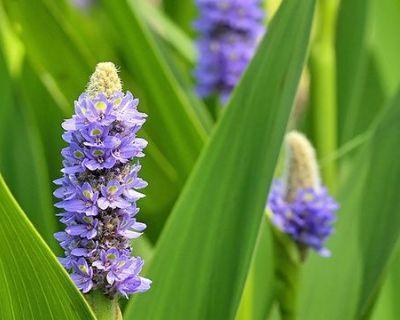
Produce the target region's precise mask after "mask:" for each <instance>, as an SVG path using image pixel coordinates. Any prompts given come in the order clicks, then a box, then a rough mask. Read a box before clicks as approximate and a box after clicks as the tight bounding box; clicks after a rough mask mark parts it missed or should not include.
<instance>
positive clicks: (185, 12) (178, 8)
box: [162, 0, 197, 34]
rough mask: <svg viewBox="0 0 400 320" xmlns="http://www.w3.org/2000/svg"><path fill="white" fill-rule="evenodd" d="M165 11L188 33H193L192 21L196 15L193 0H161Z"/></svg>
mask: <svg viewBox="0 0 400 320" xmlns="http://www.w3.org/2000/svg"><path fill="white" fill-rule="evenodd" d="M162 5H163V7H164V10H165V12H166V13H167V14H168V15H169V16H170V17H171V19H172V20H174V21H176V23H177V24H178V25H179V26H180V27H181V28H182V29H183V30H184V31H185V32H186V33H188V34H192V33H193V28H192V23H193V19H194V18H195V16H196V11H197V10H196V6H195V1H179V0H163V2H162Z"/></svg>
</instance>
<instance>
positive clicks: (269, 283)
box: [235, 217, 275, 320]
mask: <svg viewBox="0 0 400 320" xmlns="http://www.w3.org/2000/svg"><path fill="white" fill-rule="evenodd" d="M266 219H267V217H265V218H264V221H263V223H262V224H261V230H260V233H259V235H258V240H257V244H256V247H255V250H254V254H253V261H252V262H251V267H250V270H249V274H248V275H247V279H246V285H245V288H244V290H243V296H242V299H241V301H240V307H239V310H238V313H237V315H236V317H235V319H236V320H265V319H268V315H269V313H270V311H271V307H272V303H273V301H274V299H275V290H274V287H275V283H274V263H273V262H274V261H273V259H274V251H273V245H272V239H271V234H270V229H269V228H270V225H269V223H268V221H266Z"/></svg>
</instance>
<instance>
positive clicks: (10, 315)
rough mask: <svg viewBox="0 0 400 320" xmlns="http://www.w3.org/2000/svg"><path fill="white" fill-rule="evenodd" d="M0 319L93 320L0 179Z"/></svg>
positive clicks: (70, 282)
mask: <svg viewBox="0 0 400 320" xmlns="http://www.w3.org/2000/svg"><path fill="white" fill-rule="evenodd" d="M0 215H1V220H0V281H1V289H0V305H1V308H0V319H7V320H9V319H10V320H11V319H15V320H20V319H54V320H56V319H57V320H58V319H82V320H87V319H95V318H94V316H93V314H92V312H91V310H90V309H89V306H88V305H87V304H86V302H85V300H84V299H83V297H82V295H81V294H80V293H79V292H78V290H77V288H76V287H75V285H74V284H73V283H72V281H71V280H70V279H69V276H68V275H67V273H66V272H65V270H64V269H63V267H62V266H61V265H60V264H59V263H58V262H57V260H56V257H55V256H54V255H53V254H52V253H51V251H50V249H49V248H48V247H47V246H46V244H45V243H44V241H43V240H42V239H41V238H40V236H39V235H38V234H37V232H36V231H35V229H34V227H33V226H32V224H30V223H29V221H28V219H27V218H26V216H25V215H24V213H23V212H22V210H21V209H20V208H19V206H18V205H17V203H16V202H15V200H14V199H13V198H12V195H11V193H10V191H9V190H8V189H7V187H6V185H5V182H4V180H3V178H2V177H1V176H0Z"/></svg>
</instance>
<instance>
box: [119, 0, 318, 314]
mask: <svg viewBox="0 0 400 320" xmlns="http://www.w3.org/2000/svg"><path fill="white" fill-rule="evenodd" d="M313 10H314V1H313V0H304V1H301V2H299V1H295V0H291V1H286V2H285V3H284V4H283V6H282V7H281V10H280V12H279V14H278V15H277V16H276V18H275V19H274V21H273V23H272V25H271V28H270V33H269V34H268V36H267V37H266V38H265V39H264V41H263V42H262V43H261V44H260V48H259V50H258V53H257V55H256V56H255V58H254V60H253V62H252V63H251V64H250V66H249V69H248V71H247V72H246V74H245V76H244V78H243V80H242V82H241V83H240V84H239V86H238V87H237V90H236V91H235V93H234V94H233V97H232V100H231V102H230V103H229V106H228V107H227V109H226V110H225V112H224V114H223V116H222V118H221V120H220V122H219V123H218V125H217V128H216V129H215V131H214V134H213V136H212V138H211V141H210V143H209V144H208V145H207V147H206V148H205V150H204V151H203V153H202V155H201V157H200V160H199V162H198V163H197V165H196V167H195V170H194V172H193V174H192V175H191V177H190V179H189V181H188V183H187V184H186V186H185V189H184V191H183V193H182V195H181V197H180V198H179V200H178V203H177V204H176V206H175V208H174V211H173V213H172V215H171V217H170V219H169V220H168V223H167V224H166V226H165V228H164V231H163V233H162V236H161V238H160V240H159V243H158V246H157V249H156V252H155V254H154V256H153V259H152V263H151V266H150V270H149V272H148V276H149V277H150V278H151V279H152V280H153V287H152V289H151V290H150V291H149V292H147V293H146V294H144V295H141V296H139V297H137V298H136V299H137V300H135V302H136V303H134V304H130V305H129V306H128V308H127V310H126V312H125V318H126V319H136V318H139V319H174V320H177V319H233V318H234V317H235V314H236V310H237V308H238V305H239V301H240V297H241V294H242V289H243V286H244V282H245V279H246V274H247V272H248V269H249V265H250V260H251V256H252V252H253V250H254V246H255V242H256V238H257V233H258V231H259V228H260V224H261V221H262V216H263V212H264V207H265V202H266V196H267V191H268V187H269V184H270V181H271V179H272V175H273V172H274V169H275V164H276V161H277V158H278V154H279V150H280V146H281V142H282V138H283V135H284V132H285V128H286V124H287V120H288V117H289V113H290V110H291V106H292V103H293V99H294V96H295V92H296V87H297V84H298V80H299V77H300V73H301V70H302V66H303V63H304V59H305V55H306V50H307V47H308V37H309V31H310V25H311V21H312V16H313Z"/></svg>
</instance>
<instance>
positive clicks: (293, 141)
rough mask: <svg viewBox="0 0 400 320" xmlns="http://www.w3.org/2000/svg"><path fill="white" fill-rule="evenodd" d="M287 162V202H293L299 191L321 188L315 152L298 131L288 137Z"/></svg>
mask: <svg viewBox="0 0 400 320" xmlns="http://www.w3.org/2000/svg"><path fill="white" fill-rule="evenodd" d="M285 142H286V148H287V160H286V168H285V174H286V176H285V186H286V200H287V201H289V202H292V201H293V200H294V199H295V197H296V194H297V191H298V190H299V189H307V188H314V189H318V188H319V187H320V176H319V169H318V163H317V160H316V156H315V150H314V148H313V146H312V145H311V143H310V141H308V139H307V138H306V137H305V136H304V135H303V134H301V133H299V132H297V131H292V132H289V133H288V134H287V135H286V139H285Z"/></svg>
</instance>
